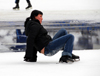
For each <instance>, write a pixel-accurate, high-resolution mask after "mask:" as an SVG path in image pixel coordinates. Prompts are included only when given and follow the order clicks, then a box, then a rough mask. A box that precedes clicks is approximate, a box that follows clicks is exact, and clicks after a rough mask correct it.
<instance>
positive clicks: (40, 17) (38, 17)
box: [35, 14, 43, 23]
mask: <svg viewBox="0 0 100 76" xmlns="http://www.w3.org/2000/svg"><path fill="white" fill-rule="evenodd" d="M35 19H37V20H39V21H40V23H42V20H43V18H42V15H41V14H38V15H37V16H36V17H35Z"/></svg>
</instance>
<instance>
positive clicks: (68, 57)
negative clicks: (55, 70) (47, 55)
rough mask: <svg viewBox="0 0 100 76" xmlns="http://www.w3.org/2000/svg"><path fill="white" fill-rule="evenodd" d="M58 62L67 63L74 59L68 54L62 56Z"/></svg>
mask: <svg viewBox="0 0 100 76" xmlns="http://www.w3.org/2000/svg"><path fill="white" fill-rule="evenodd" d="M59 62H60V63H63V62H65V63H69V62H74V60H73V59H72V58H71V57H70V56H67V55H66V56H62V57H61V58H60V60H59Z"/></svg>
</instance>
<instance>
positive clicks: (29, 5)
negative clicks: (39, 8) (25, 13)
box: [25, 2, 32, 10]
mask: <svg viewBox="0 0 100 76" xmlns="http://www.w3.org/2000/svg"><path fill="white" fill-rule="evenodd" d="M25 9H26V10H28V9H32V5H31V3H30V2H28V6H27V7H26V8H25Z"/></svg>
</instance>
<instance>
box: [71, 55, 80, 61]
mask: <svg viewBox="0 0 100 76" xmlns="http://www.w3.org/2000/svg"><path fill="white" fill-rule="evenodd" d="M72 59H73V60H80V57H79V56H77V55H74V54H72Z"/></svg>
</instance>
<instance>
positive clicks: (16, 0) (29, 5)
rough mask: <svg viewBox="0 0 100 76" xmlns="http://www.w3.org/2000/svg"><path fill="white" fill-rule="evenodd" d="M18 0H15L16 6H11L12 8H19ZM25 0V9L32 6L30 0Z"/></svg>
mask: <svg viewBox="0 0 100 76" xmlns="http://www.w3.org/2000/svg"><path fill="white" fill-rule="evenodd" d="M19 1H20V0H15V3H16V6H15V7H13V9H19V8H20V7H19ZM26 1H27V4H28V6H27V7H26V8H25V9H29V8H32V5H31V2H30V0H26Z"/></svg>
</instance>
